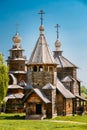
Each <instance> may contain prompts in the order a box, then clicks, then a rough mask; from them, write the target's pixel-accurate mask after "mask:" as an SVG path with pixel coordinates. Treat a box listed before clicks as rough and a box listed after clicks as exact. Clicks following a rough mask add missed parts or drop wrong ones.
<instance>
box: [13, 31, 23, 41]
mask: <svg viewBox="0 0 87 130" xmlns="http://www.w3.org/2000/svg"><path fill="white" fill-rule="evenodd" d="M12 40H13V42H14V43H20V42H21V37H20V36H19V34H18V33H16V34H15V36H14V37H13V38H12Z"/></svg>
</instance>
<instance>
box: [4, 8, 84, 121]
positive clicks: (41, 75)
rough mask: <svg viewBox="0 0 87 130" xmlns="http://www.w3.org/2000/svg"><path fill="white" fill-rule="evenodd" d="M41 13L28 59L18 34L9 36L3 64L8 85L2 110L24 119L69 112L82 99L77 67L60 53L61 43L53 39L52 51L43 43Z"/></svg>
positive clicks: (78, 104) (67, 113) (74, 108)
mask: <svg viewBox="0 0 87 130" xmlns="http://www.w3.org/2000/svg"><path fill="white" fill-rule="evenodd" d="M43 13H44V12H43V11H42V10H41V11H40V14H41V25H40V28H39V31H40V34H39V37H38V39H37V42H36V45H35V47H34V49H33V51H32V54H31V56H30V59H29V61H26V57H25V56H24V54H23V52H24V50H23V49H22V47H21V44H20V42H21V38H20V36H19V34H18V33H16V35H15V36H14V37H13V42H14V45H13V48H12V49H10V56H9V57H8V60H7V64H8V66H9V69H10V70H9V77H10V81H9V86H8V92H7V96H6V112H26V119H27V118H29V117H32V116H35V115H38V116H39V117H40V118H41V119H44V118H52V117H55V116H58V115H71V114H75V113H77V111H78V108H80V107H81V106H82V107H83V108H84V107H85V102H86V100H85V99H84V98H83V97H81V91H80V81H79V80H78V78H77V66H76V65H74V64H73V63H71V62H70V61H69V60H68V59H66V58H65V57H64V56H63V55H62V51H61V50H60V47H61V42H60V41H59V38H58V24H57V26H56V27H57V40H56V42H55V51H53V52H52V51H51V50H50V48H49V45H48V44H47V41H46V37H45V34H44V31H45V28H44V26H43Z"/></svg>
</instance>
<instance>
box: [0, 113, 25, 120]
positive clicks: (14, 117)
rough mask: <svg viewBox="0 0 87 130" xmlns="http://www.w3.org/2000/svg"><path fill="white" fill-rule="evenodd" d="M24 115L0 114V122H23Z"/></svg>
mask: <svg viewBox="0 0 87 130" xmlns="http://www.w3.org/2000/svg"><path fill="white" fill-rule="evenodd" d="M24 119H25V115H21V114H20V115H19V114H0V120H24Z"/></svg>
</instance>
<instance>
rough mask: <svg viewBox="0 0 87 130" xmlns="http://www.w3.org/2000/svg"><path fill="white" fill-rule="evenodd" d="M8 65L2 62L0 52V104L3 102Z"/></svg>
mask: <svg viewBox="0 0 87 130" xmlns="http://www.w3.org/2000/svg"><path fill="white" fill-rule="evenodd" d="M8 81H9V78H8V67H7V65H5V63H4V58H3V55H2V54H0V105H1V102H3V99H4V97H5V96H6V93H7V88H8Z"/></svg>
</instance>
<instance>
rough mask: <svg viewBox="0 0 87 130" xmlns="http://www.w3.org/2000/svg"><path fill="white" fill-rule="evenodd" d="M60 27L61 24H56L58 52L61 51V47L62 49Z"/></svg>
mask: <svg viewBox="0 0 87 130" xmlns="http://www.w3.org/2000/svg"><path fill="white" fill-rule="evenodd" d="M59 27H60V25H59V24H56V26H55V28H56V29H57V31H56V32H57V40H56V42H55V48H56V51H60V47H61V42H60V41H59Z"/></svg>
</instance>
